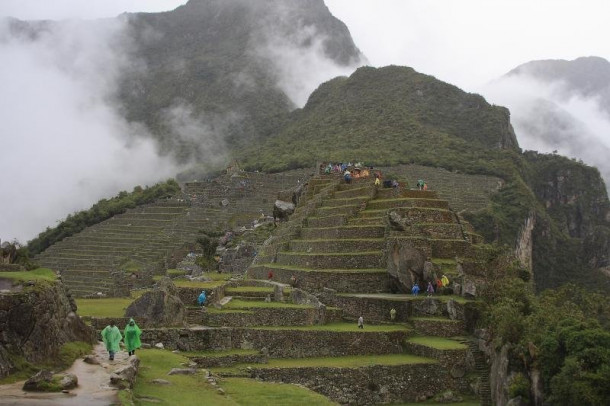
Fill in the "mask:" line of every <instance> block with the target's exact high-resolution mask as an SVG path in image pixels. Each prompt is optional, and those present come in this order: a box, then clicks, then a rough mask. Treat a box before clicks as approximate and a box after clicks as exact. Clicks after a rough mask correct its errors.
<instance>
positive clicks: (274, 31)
mask: <svg viewBox="0 0 610 406" xmlns="http://www.w3.org/2000/svg"><path fill="white" fill-rule="evenodd" d="M125 18H126V19H127V21H128V24H129V31H130V32H129V36H130V37H132V38H134V42H135V44H134V46H135V52H134V56H135V58H137V60H139V61H142V62H143V63H144V64H145V66H146V68H145V69H144V70H142V69H140V66H138V67H137V68H135V69H134V70H133V71H131V72H129V73H127V74H126V75H125V76H124V78H123V80H122V82H123V86H122V90H121V101H122V104H123V105H124V108H125V111H126V114H127V117H128V118H129V119H130V120H132V121H138V122H144V123H146V124H147V125H148V126H149V127H150V128H151V129H153V131H154V132H155V133H156V134H157V136H158V137H159V138H160V139H161V141H162V144H163V145H164V149H165V150H174V151H178V155H179V157H180V158H182V159H185V158H192V157H194V158H197V157H199V156H200V155H201V153H203V151H202V150H200V149H202V148H209V143H205V142H204V141H205V140H207V139H210V138H211V137H214V136H215V137H218V138H220V139H224V141H226V142H227V144H228V145H230V148H237V147H239V145H241V144H243V143H246V142H251V141H255V140H256V139H257V138H259V137H262V136H265V135H266V134H268V133H269V132H271V131H272V130H275V129H277V128H278V126H279V125H280V124H281V123H282V121H283V119H284V116H285V115H286V114H287V113H288V112H289V111H290V110H291V109H292V108H294V103H295V100H294V98H295V95H294V94H289V93H290V92H289V91H287V89H286V87H282V83H283V81H285V80H286V79H287V78H286V77H285V76H286V75H291V74H293V73H292V72H291V71H290V70H291V69H294V68H296V66H294V65H293V66H286V65H289V64H297V63H299V58H300V57H302V55H303V54H316V55H317V58H318V60H317V61H316V62H315V63H314V64H313V66H311V67H312V68H313V69H316V68H317V69H321V68H323V67H324V65H323V63H330V64H336V65H338V66H342V67H348V66H352V65H354V64H357V63H359V61H360V60H361V59H362V55H361V54H360V52H359V51H358V49H357V48H356V46H355V45H354V43H353V41H352V39H351V36H350V34H349V31H348V30H347V27H346V26H345V25H344V24H343V23H342V22H341V21H339V20H337V19H336V18H334V17H333V16H332V15H331V14H330V12H329V11H328V9H327V8H326V6H325V5H324V2H323V1H322V0H307V1H297V0H291V1H278V0H265V1H257V2H252V1H245V0H228V1H227V0H222V1H220V0H190V1H189V2H188V3H187V4H186V5H184V6H181V7H178V8H177V9H176V10H174V11H171V12H167V13H154V14H145V13H139V14H130V15H127V16H126V17H125ZM283 53H287V54H289V55H291V57H292V58H293V59H294V60H289V59H288V58H286V57H285V56H283ZM301 62H302V61H301ZM294 79H297V78H294ZM300 79H301V80H304V79H303V78H300ZM295 81H296V80H295ZM291 97H292V99H291ZM185 115H186V116H188V117H190V118H191V119H192V120H195V121H198V122H199V124H200V125H199V128H196V129H194V131H193V134H190V135H191V137H190V138H191V139H188V138H189V137H185V136H184V134H180V130H179V129H177V128H175V127H176V126H179V123H176V122H175V121H176V119H177V118H178V119H180V117H183V116H185ZM176 116H177V117H176ZM167 134H171V136H169V137H168V136H167ZM225 137H227V138H226V139H225Z"/></svg>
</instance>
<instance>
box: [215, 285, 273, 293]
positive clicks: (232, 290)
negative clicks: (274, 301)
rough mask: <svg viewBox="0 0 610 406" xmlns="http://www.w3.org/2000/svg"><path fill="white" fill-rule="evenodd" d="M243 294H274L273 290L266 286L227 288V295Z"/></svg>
mask: <svg viewBox="0 0 610 406" xmlns="http://www.w3.org/2000/svg"><path fill="white" fill-rule="evenodd" d="M242 292H267V293H273V288H268V287H264V286H239V287H236V288H226V289H225V293H242Z"/></svg>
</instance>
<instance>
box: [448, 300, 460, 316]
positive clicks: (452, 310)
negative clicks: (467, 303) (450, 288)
mask: <svg viewBox="0 0 610 406" xmlns="http://www.w3.org/2000/svg"><path fill="white" fill-rule="evenodd" d="M447 314H448V315H449V318H450V319H451V320H457V318H458V311H457V306H456V302H455V300H453V299H449V300H448V301H447Z"/></svg>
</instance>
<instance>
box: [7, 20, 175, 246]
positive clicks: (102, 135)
mask: <svg viewBox="0 0 610 406" xmlns="http://www.w3.org/2000/svg"><path fill="white" fill-rule="evenodd" d="M9 24H10V20H2V21H1V22H0V60H2V61H3V63H2V64H0V87H1V88H2V92H0V122H1V123H2V131H1V132H0V145H2V159H1V160H0V173H2V175H3V186H4V187H3V188H2V192H1V198H0V238H1V239H2V240H9V239H18V240H19V241H21V242H25V241H27V240H29V239H31V238H33V237H35V236H36V235H37V234H38V233H39V232H41V231H43V230H44V229H45V228H46V227H48V226H50V227H52V226H55V225H56V223H57V222H58V221H60V220H62V219H63V218H65V217H66V216H67V215H68V214H69V213H72V212H74V211H78V210H82V209H86V208H89V207H90V206H91V205H92V204H93V203H95V202H96V201H98V200H99V199H101V198H107V197H110V196H113V195H115V194H116V193H118V192H119V191H121V190H132V188H133V187H134V186H136V185H152V184H154V183H155V182H157V181H159V180H164V179H167V178H168V177H171V176H173V175H174V173H176V171H177V170H179V168H178V167H177V166H176V165H175V164H174V163H173V162H172V161H171V160H170V159H168V158H164V157H162V156H160V155H159V154H158V153H157V148H156V146H155V144H154V142H153V141H151V138H150V137H149V135H148V134H147V132H146V131H145V130H144V127H143V126H141V125H138V124H137V123H128V122H127V121H125V119H123V118H122V117H121V114H120V112H119V111H118V108H117V103H116V102H115V98H114V93H115V91H116V87H117V85H118V79H119V76H120V72H121V70H122V69H123V68H125V67H126V66H129V65H131V64H134V63H138V62H137V61H132V60H129V58H128V57H127V55H128V52H127V51H128V48H129V46H130V42H129V40H128V38H126V37H125V36H124V33H125V24H126V23H125V22H124V21H122V20H120V19H112V20H104V21H100V20H98V21H95V22H85V21H62V23H61V24H53V23H49V24H44V25H42V27H43V29H42V30H41V31H36V33H35V34H34V35H31V32H27V31H28V30H25V31H21V30H19V32H18V33H17V34H15V30H14V29H13V32H11V31H10V29H9ZM37 26H40V24H37ZM39 28H40V27H39Z"/></svg>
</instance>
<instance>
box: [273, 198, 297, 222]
mask: <svg viewBox="0 0 610 406" xmlns="http://www.w3.org/2000/svg"><path fill="white" fill-rule="evenodd" d="M295 207H296V206H295V205H294V203H291V202H285V201H283V200H276V201H275V204H274V205H273V219H274V220H276V221H288V217H290V215H291V214H292V213H294V209H295Z"/></svg>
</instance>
